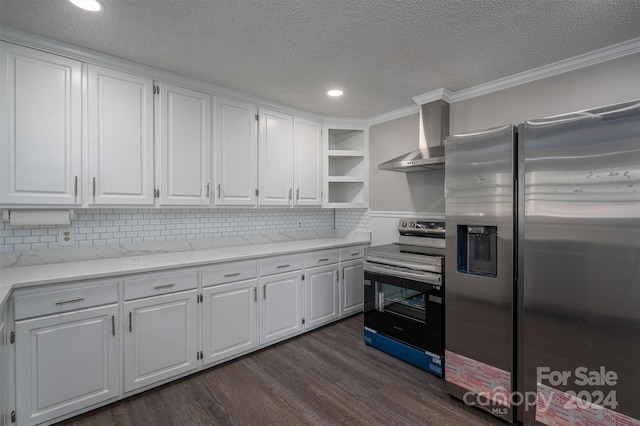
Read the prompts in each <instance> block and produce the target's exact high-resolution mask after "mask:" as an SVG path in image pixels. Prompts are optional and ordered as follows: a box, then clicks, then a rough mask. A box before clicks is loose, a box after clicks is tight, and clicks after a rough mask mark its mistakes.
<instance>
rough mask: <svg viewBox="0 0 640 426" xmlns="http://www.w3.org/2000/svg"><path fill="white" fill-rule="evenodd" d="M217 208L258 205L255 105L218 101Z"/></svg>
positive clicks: (216, 149)
mask: <svg viewBox="0 0 640 426" xmlns="http://www.w3.org/2000/svg"><path fill="white" fill-rule="evenodd" d="M215 122H216V125H215V156H214V158H215V164H216V184H215V188H214V189H215V198H214V200H215V204H217V205H255V204H256V189H257V188H258V128H257V123H258V122H257V121H256V107H255V105H250V104H245V103H242V102H235V101H230V100H227V99H221V98H216V99H215Z"/></svg>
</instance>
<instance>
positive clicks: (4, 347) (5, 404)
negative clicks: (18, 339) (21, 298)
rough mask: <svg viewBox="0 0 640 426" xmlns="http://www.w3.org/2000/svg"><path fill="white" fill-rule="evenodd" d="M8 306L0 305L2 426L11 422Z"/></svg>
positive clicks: (0, 409)
mask: <svg viewBox="0 0 640 426" xmlns="http://www.w3.org/2000/svg"><path fill="white" fill-rule="evenodd" d="M5 306H6V305H0V426H4V425H6V424H8V423H10V422H11V420H10V419H9V418H8V417H7V416H8V415H9V398H8V396H9V389H10V388H9V344H10V341H9V336H7V328H8V327H7V312H6V310H5Z"/></svg>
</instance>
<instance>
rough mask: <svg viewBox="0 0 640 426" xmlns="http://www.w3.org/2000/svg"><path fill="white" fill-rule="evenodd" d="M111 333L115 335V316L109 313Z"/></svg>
mask: <svg viewBox="0 0 640 426" xmlns="http://www.w3.org/2000/svg"><path fill="white" fill-rule="evenodd" d="M111 335H112V336H115V335H116V317H115V316H114V315H111Z"/></svg>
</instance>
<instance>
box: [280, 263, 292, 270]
mask: <svg viewBox="0 0 640 426" xmlns="http://www.w3.org/2000/svg"><path fill="white" fill-rule="evenodd" d="M289 266H291V265H289V264H286V265H278V269H281V268H288V267H289Z"/></svg>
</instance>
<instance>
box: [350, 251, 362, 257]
mask: <svg viewBox="0 0 640 426" xmlns="http://www.w3.org/2000/svg"><path fill="white" fill-rule="evenodd" d="M359 254H360V252H359V251H357V252H355V253H351V256H357V255H359Z"/></svg>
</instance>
